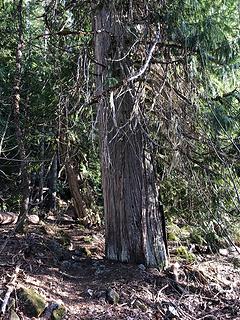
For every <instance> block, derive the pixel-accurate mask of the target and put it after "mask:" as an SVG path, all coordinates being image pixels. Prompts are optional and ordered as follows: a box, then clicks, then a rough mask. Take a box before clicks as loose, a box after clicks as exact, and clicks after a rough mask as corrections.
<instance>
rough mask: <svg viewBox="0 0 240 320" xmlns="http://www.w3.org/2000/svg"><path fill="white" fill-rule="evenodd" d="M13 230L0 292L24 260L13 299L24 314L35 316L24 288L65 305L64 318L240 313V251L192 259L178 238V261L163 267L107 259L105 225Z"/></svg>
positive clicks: (0, 245)
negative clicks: (26, 309)
mask: <svg viewBox="0 0 240 320" xmlns="http://www.w3.org/2000/svg"><path fill="white" fill-rule="evenodd" d="M12 229H13V228H12V227H7V226H5V227H2V228H1V235H0V250H1V251H0V284H1V289H0V298H1V299H2V300H3V299H4V297H5V295H6V291H7V288H8V284H9V281H10V278H11V277H12V276H13V275H14V273H15V270H16V266H19V267H20V270H19V273H18V276H17V278H16V283H15V284H14V291H13V293H12V298H13V300H14V299H15V307H14V308H15V311H16V313H17V314H18V316H19V317H20V319H30V318H28V317H27V316H26V315H24V313H23V307H22V304H21V301H19V299H18V298H17V294H16V292H17V289H18V288H19V287H27V288H31V289H34V290H36V291H38V292H39V293H40V295H42V296H43V297H44V298H45V300H46V301H48V302H50V301H55V302H57V303H59V304H62V305H64V306H65V309H66V312H65V315H64V316H63V318H62V319H72V320H74V319H116V320H117V319H125V320H131V319H159V320H160V319H186V320H188V319H189V320H190V319H191V320H192V319H205V320H206V319H240V300H239V298H240V272H239V271H240V265H239V264H238V263H237V262H239V253H238V252H237V251H236V252H235V253H234V254H232V255H231V257H230V256H229V255H228V254H225V253H224V255H219V254H214V255H213V254H201V255H200V254H195V258H194V259H192V260H191V259H184V257H182V258H181V252H183V251H181V250H180V254H179V250H178V251H176V248H174V243H173V246H172V247H171V248H170V249H171V250H170V255H171V258H170V262H171V264H170V266H169V268H168V269H167V270H165V271H162V272H159V271H158V270H157V269H155V268H148V269H146V268H145V267H144V266H143V265H139V266H134V265H128V264H122V263H116V262H110V261H106V260H105V259H104V237H103V234H102V232H100V231H96V230H95V231H93V230H89V229H85V230H82V228H79V226H78V225H76V224H67V225H61V224H57V223H56V221H49V222H45V223H40V224H38V225H32V226H29V227H28V230H27V231H26V233H25V234H24V235H11V231H12ZM185 258H186V257H185ZM234 259H235V260H234ZM109 292H111V294H113V295H115V296H114V297H113V298H111V297H110V298H111V299H110V298H109ZM114 302H115V303H114ZM6 319H9V318H6ZM32 319H35V318H32ZM42 319H47V318H42ZM48 319H50V318H48Z"/></svg>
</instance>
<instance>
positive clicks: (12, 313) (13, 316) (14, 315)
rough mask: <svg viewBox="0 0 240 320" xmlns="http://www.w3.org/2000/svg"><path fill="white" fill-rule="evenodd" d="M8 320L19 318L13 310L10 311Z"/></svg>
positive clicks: (17, 319) (18, 319)
mask: <svg viewBox="0 0 240 320" xmlns="http://www.w3.org/2000/svg"><path fill="white" fill-rule="evenodd" d="M9 320H20V318H19V316H18V315H17V314H16V312H15V311H14V310H11V311H10V315H9Z"/></svg>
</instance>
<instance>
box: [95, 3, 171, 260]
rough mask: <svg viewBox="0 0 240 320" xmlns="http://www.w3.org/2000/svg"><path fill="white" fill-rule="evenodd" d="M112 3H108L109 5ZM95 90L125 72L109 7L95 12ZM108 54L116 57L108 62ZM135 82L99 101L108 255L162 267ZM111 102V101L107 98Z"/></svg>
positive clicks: (120, 34) (121, 38) (121, 33)
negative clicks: (111, 61) (136, 105)
mask: <svg viewBox="0 0 240 320" xmlns="http://www.w3.org/2000/svg"><path fill="white" fill-rule="evenodd" d="M109 6H111V5H109ZM94 20H95V25H94V27H95V59H96V63H97V65H96V92H97V95H98V96H100V95H101V93H102V92H103V91H104V90H105V89H106V88H107V85H106V83H107V82H109V79H110V77H111V78H115V79H118V80H120V81H121V80H122V79H123V78H125V77H127V76H129V71H128V70H129V63H128V61H127V58H126V59H119V58H120V57H122V56H124V51H125V50H124V49H127V48H126V45H125V41H126V35H125V30H123V29H122V27H121V25H120V23H118V22H117V17H116V12H114V11H113V9H110V8H109V7H107V6H101V7H97V8H96V11H95V16H94ZM110 59H119V60H120V61H116V62H114V63H111V64H110V62H109V61H110ZM134 91H135V89H134V85H131V87H128V88H124V90H122V92H121V94H120V92H119V91H118V90H117V91H116V90H115V92H112V93H110V99H109V98H108V97H106V95H105V94H104V95H102V98H101V99H100V101H99V108H100V109H99V129H100V140H101V141H100V142H101V162H102V183H103V194H104V210H105V232H106V239H105V241H106V244H105V251H106V257H107V258H108V259H111V260H118V261H122V262H133V263H144V264H146V265H151V266H164V265H166V263H167V254H166V247H165V243H164V237H163V234H164V233H163V228H162V226H163V223H162V217H161V210H160V204H159V201H158V192H157V188H156V177H155V171H154V165H153V157H152V148H151V144H150V142H149V141H148V140H147V138H146V136H145V133H144V128H142V126H141V125H140V121H139V114H138V113H137V112H135V110H134V107H135V92H134ZM109 101H110V102H109Z"/></svg>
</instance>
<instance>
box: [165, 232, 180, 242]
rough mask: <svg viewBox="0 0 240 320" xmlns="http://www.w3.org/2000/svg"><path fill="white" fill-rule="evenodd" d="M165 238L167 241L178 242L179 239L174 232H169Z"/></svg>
mask: <svg viewBox="0 0 240 320" xmlns="http://www.w3.org/2000/svg"><path fill="white" fill-rule="evenodd" d="M167 238H168V240H169V241H179V237H178V236H177V235H176V234H175V233H174V232H171V231H169V232H168V233H167Z"/></svg>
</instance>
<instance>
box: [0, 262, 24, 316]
mask: <svg viewBox="0 0 240 320" xmlns="http://www.w3.org/2000/svg"><path fill="white" fill-rule="evenodd" d="M19 271H20V267H19V266H16V268H15V272H14V274H13V275H12V277H11V280H10V281H9V283H8V285H7V288H8V290H7V292H6V294H5V297H4V299H3V303H2V306H1V314H2V315H4V314H5V312H6V309H7V305H8V301H9V299H10V296H11V294H12V292H13V290H14V288H15V284H16V281H17V276H18V273H19Z"/></svg>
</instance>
